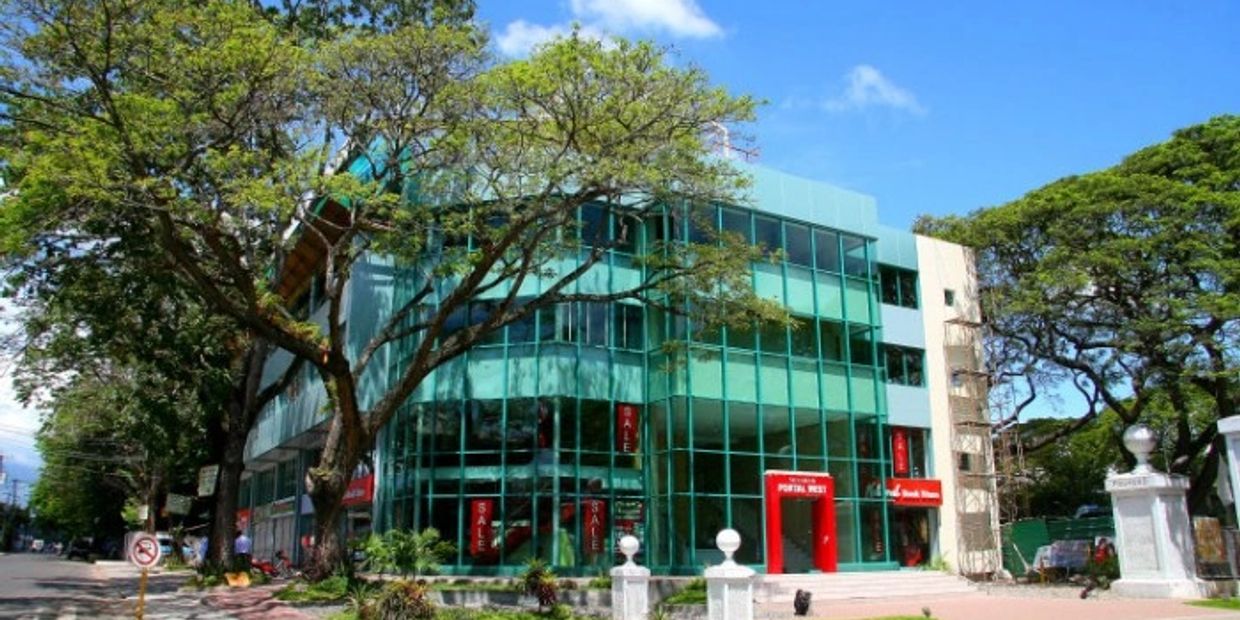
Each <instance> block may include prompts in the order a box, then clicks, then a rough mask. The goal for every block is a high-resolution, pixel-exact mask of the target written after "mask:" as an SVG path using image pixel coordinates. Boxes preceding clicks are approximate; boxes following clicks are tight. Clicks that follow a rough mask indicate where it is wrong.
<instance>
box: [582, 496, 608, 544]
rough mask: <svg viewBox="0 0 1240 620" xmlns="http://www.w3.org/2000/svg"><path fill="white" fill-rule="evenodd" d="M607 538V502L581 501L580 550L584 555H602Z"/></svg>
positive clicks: (598, 500)
mask: <svg viewBox="0 0 1240 620" xmlns="http://www.w3.org/2000/svg"><path fill="white" fill-rule="evenodd" d="M606 538H607V502H605V501H603V500H601V499H583V500H581V548H582V550H583V551H585V552H586V553H602V552H603V549H604V548H605V544H604V541H605V540H606Z"/></svg>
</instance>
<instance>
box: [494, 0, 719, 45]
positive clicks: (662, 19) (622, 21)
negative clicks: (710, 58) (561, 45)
mask: <svg viewBox="0 0 1240 620" xmlns="http://www.w3.org/2000/svg"><path fill="white" fill-rule="evenodd" d="M569 10H570V11H571V12H572V19H571V22H565V23H558V24H550V25H542V24H532V23H530V22H527V21H525V20H523V19H518V20H517V21H514V22H510V23H509V24H508V25H507V26H505V27H504V30H503V31H502V32H499V33H497V34H496V35H495V44H496V46H497V47H498V48H499V51H500V52H502V53H503V54H504V55H506V56H510V57H520V56H525V55H526V54H529V52H530V50H531V49H533V48H534V47H535V46H537V45H539V44H541V43H545V42H547V41H550V40H552V39H555V38H557V37H563V36H567V35H568V34H569V33H571V32H572V31H573V26H572V25H570V23H571V24H576V27H577V34H578V36H582V37H586V38H590V39H604V38H606V36H607V35H608V34H609V33H632V32H663V33H667V34H669V35H671V36H673V37H683V38H690V39H705V38H710V37H718V36H722V35H723V28H721V27H719V24H716V23H715V22H714V21H713V20H711V19H710V18H709V17H707V16H706V14H705V13H703V12H702V9H701V7H699V6H698V5H697V3H696V2H695V1H694V0H571V1H570V3H569Z"/></svg>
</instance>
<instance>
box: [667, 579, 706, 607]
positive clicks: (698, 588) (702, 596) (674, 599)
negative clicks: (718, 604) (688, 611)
mask: <svg viewBox="0 0 1240 620" xmlns="http://www.w3.org/2000/svg"><path fill="white" fill-rule="evenodd" d="M705 602H706V580H705V579H703V578H701V577H698V578H697V579H693V580H690V581H689V583H688V584H687V585H685V587H684V588H682V589H681V590H679V591H677V592H676V593H674V594H672V595H671V596H669V597H667V598H665V599H663V603H664V604H666V605H702V604H704V603H705Z"/></svg>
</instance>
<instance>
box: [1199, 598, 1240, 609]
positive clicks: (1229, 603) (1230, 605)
mask: <svg viewBox="0 0 1240 620" xmlns="http://www.w3.org/2000/svg"><path fill="white" fill-rule="evenodd" d="M1188 604H1189V605H1192V606H1194V607H1209V608H1210V609H1240V598H1208V599H1204V600H1200V601H1189V602H1188Z"/></svg>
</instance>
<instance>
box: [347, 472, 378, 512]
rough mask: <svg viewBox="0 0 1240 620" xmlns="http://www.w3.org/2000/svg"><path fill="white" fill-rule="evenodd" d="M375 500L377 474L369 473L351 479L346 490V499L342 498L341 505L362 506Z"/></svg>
mask: <svg viewBox="0 0 1240 620" xmlns="http://www.w3.org/2000/svg"><path fill="white" fill-rule="evenodd" d="M374 500H375V475H374V474H369V475H366V476H362V477H361V478H357V479H354V480H351V481H350V482H349V488H347V489H345V491H344V499H343V500H341V502H340V505H341V506H360V505H362V504H369V503H371V502H373V501H374Z"/></svg>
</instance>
